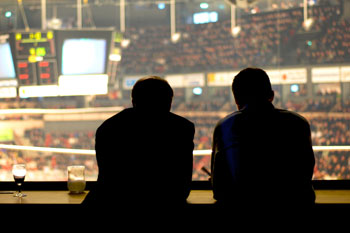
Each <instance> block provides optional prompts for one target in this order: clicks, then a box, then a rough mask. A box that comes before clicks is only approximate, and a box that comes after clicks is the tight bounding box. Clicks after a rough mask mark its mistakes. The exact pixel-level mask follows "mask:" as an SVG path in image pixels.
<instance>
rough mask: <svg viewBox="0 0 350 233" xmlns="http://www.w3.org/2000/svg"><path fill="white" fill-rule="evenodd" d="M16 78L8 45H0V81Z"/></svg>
mask: <svg viewBox="0 0 350 233" xmlns="http://www.w3.org/2000/svg"><path fill="white" fill-rule="evenodd" d="M7 78H16V72H15V66H14V64H13V57H12V52H11V47H10V43H8V42H6V43H0V79H7Z"/></svg>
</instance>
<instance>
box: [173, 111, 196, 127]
mask: <svg viewBox="0 0 350 233" xmlns="http://www.w3.org/2000/svg"><path fill="white" fill-rule="evenodd" d="M169 116H170V119H171V120H172V121H175V122H177V123H178V124H181V125H184V126H187V127H194V123H193V122H192V121H190V120H188V119H187V118H185V117H182V116H180V115H177V114H175V113H172V112H170V113H169Z"/></svg>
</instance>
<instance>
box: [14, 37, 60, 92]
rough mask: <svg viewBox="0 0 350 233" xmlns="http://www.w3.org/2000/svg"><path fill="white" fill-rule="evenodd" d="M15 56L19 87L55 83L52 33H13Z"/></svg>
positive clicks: (54, 55)
mask: <svg viewBox="0 0 350 233" xmlns="http://www.w3.org/2000/svg"><path fill="white" fill-rule="evenodd" d="M15 51H16V53H15V56H16V58H17V72H18V81H19V85H21V86H24V85H50V84H56V83H57V76H58V72H57V61H56V50H55V38H54V32H53V31H46V32H42V31H32V32H17V33H15Z"/></svg>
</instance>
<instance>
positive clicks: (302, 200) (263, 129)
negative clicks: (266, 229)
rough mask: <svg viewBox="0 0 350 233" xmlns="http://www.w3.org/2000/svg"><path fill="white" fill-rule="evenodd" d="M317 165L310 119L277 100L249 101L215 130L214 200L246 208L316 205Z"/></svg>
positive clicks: (223, 120) (213, 159)
mask: <svg viewBox="0 0 350 233" xmlns="http://www.w3.org/2000/svg"><path fill="white" fill-rule="evenodd" d="M314 165H315V159H314V153H313V149H312V143H311V133H310V127H309V123H308V122H307V120H306V119H305V118H303V117H302V116H300V115H298V114H296V113H294V112H290V111H287V110H281V109H275V108H274V107H273V105H272V104H271V103H269V102H268V103H264V104H260V105H255V106H254V105H248V106H246V107H245V108H244V109H242V110H241V111H237V112H234V113H232V114H231V115H229V116H227V117H226V118H224V119H222V120H221V121H220V122H219V123H218V124H217V126H216V127H215V130H214V136H213V154H212V186H213V192H214V198H215V199H216V200H218V201H219V202H226V203H231V204H236V205H245V206H261V205H263V206H265V207H266V206H269V207H271V206H284V207H285V206H290V207H291V206H294V207H296V206H301V207H303V206H310V205H313V203H314V201H315V193H314V190H313V187H312V183H311V180H312V176H313V170H314Z"/></svg>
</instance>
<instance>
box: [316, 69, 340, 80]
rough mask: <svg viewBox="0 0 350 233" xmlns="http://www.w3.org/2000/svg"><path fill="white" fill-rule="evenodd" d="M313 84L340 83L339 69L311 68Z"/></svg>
mask: <svg viewBox="0 0 350 233" xmlns="http://www.w3.org/2000/svg"><path fill="white" fill-rule="evenodd" d="M311 76H312V82H313V83H337V82H340V68H339V67H322V68H312V70H311Z"/></svg>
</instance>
